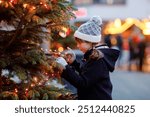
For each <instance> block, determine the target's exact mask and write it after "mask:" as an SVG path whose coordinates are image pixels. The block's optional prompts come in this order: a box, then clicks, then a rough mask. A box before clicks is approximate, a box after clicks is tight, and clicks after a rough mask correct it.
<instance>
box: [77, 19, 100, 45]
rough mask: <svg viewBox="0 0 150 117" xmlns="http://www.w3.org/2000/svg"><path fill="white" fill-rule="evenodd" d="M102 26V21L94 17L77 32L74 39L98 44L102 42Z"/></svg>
mask: <svg viewBox="0 0 150 117" xmlns="http://www.w3.org/2000/svg"><path fill="white" fill-rule="evenodd" d="M101 25H102V19H101V18H100V17H98V16H94V17H92V18H91V19H90V20H89V21H87V22H86V23H84V24H82V25H81V26H80V27H79V28H78V29H77V30H76V31H75V33H74V37H77V38H79V39H81V40H84V41H88V42H91V43H98V42H100V41H101Z"/></svg>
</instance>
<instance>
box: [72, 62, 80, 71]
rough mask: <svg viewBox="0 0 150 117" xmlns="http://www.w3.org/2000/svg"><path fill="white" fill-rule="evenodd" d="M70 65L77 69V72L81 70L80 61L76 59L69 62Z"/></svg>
mask: <svg viewBox="0 0 150 117" xmlns="http://www.w3.org/2000/svg"><path fill="white" fill-rule="evenodd" d="M71 66H72V67H74V68H75V70H76V71H78V72H79V73H80V72H81V69H80V63H79V62H77V60H75V61H74V62H73V63H72V64H71Z"/></svg>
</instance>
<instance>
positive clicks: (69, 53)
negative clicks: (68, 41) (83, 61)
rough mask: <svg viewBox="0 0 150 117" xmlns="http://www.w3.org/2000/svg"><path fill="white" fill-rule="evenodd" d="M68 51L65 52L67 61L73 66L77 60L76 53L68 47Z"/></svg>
mask: <svg viewBox="0 0 150 117" xmlns="http://www.w3.org/2000/svg"><path fill="white" fill-rule="evenodd" d="M67 49H68V50H67V51H66V52H65V56H66V61H67V62H68V63H69V64H72V63H73V62H74V61H75V59H76V55H75V53H74V52H73V50H72V49H71V48H69V47H67Z"/></svg>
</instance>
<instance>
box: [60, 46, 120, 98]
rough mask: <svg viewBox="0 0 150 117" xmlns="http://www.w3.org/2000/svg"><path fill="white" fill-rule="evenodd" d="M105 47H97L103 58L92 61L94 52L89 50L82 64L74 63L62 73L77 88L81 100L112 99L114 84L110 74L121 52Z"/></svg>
mask: <svg viewBox="0 0 150 117" xmlns="http://www.w3.org/2000/svg"><path fill="white" fill-rule="evenodd" d="M103 46H105V45H101V46H98V47H96V48H97V49H98V50H99V51H101V52H102V53H103V55H104V56H103V57H102V58H100V59H98V60H93V59H90V55H91V53H92V51H93V50H89V51H88V52H86V53H85V54H84V61H83V63H82V64H80V63H78V62H77V61H74V63H73V64H72V65H71V66H70V65H67V66H66V69H65V70H64V71H63V73H62V77H63V78H65V79H66V80H67V81H68V82H70V83H71V84H72V85H73V86H74V87H76V88H77V93H78V99H79V100H111V99H112V83H111V81H110V76H109V72H113V71H114V66H115V62H116V61H117V58H118V56H119V51H118V50H116V49H110V48H103ZM105 47H106V46H105Z"/></svg>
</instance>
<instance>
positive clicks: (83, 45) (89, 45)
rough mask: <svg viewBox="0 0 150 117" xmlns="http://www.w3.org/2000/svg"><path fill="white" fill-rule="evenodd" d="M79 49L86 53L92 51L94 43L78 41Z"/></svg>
mask: <svg viewBox="0 0 150 117" xmlns="http://www.w3.org/2000/svg"><path fill="white" fill-rule="evenodd" d="M76 42H77V47H78V48H79V49H80V50H81V51H82V52H83V53H85V52H86V51H88V50H90V49H91V48H92V43H89V42H85V41H81V40H79V39H76Z"/></svg>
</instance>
